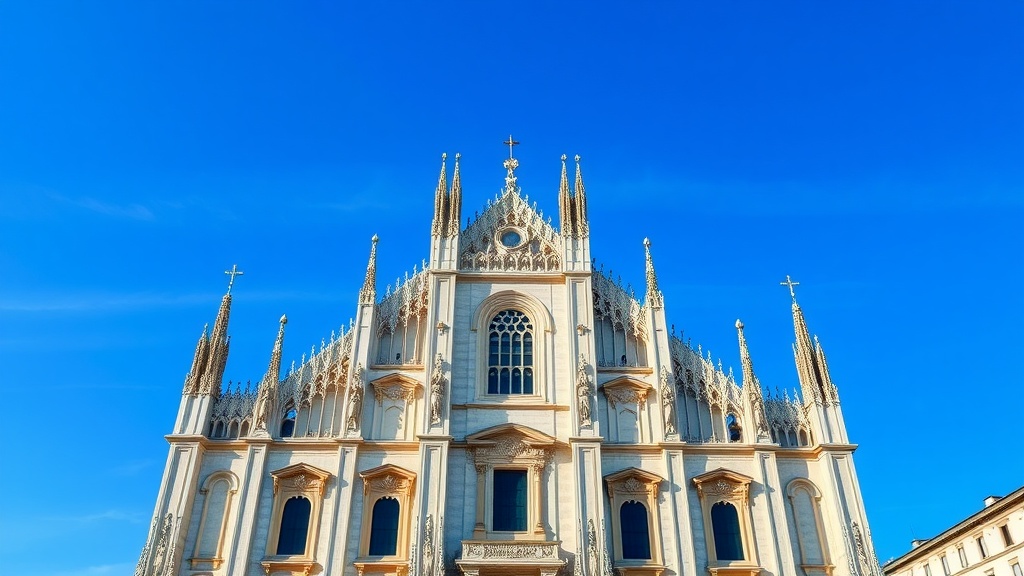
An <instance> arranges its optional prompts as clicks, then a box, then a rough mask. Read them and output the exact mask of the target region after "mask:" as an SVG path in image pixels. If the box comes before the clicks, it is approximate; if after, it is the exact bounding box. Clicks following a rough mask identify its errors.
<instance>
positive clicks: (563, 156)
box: [562, 154, 565, 162]
mask: <svg viewBox="0 0 1024 576" xmlns="http://www.w3.org/2000/svg"><path fill="white" fill-rule="evenodd" d="M562 162H565V154H562Z"/></svg>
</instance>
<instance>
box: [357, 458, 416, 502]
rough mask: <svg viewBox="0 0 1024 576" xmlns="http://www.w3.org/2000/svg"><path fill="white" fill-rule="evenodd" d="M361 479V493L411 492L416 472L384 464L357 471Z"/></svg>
mask: <svg viewBox="0 0 1024 576" xmlns="http://www.w3.org/2000/svg"><path fill="white" fill-rule="evenodd" d="M359 476H360V477H361V478H362V479H363V493H364V494H369V493H370V492H380V493H382V494H403V495H408V494H411V493H412V488H413V485H414V484H415V483H416V474H415V473H414V472H410V471H409V470H406V469H405V468H401V467H399V466H395V465H394V464H385V465H383V466H378V467H376V468H371V469H370V470H364V471H363V472H360V473H359Z"/></svg>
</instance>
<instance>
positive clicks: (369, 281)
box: [359, 234, 380, 304]
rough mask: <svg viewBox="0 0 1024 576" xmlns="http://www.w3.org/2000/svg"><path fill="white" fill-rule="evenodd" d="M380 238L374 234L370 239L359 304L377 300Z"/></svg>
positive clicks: (371, 302)
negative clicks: (378, 246) (378, 244)
mask: <svg viewBox="0 0 1024 576" xmlns="http://www.w3.org/2000/svg"><path fill="white" fill-rule="evenodd" d="M379 240H380V238H379V237H378V236H377V235H376V234H374V235H373V237H372V238H370V242H371V244H370V259H369V261H368V262H367V263H366V277H365V278H363V287H362V289H360V290H359V303H360V304H373V301H374V300H375V299H376V298H377V242H378V241H379Z"/></svg>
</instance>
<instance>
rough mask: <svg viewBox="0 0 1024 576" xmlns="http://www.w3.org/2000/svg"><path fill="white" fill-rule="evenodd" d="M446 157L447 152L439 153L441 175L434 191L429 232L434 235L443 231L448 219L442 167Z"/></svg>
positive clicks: (446, 190) (445, 183)
mask: <svg viewBox="0 0 1024 576" xmlns="http://www.w3.org/2000/svg"><path fill="white" fill-rule="evenodd" d="M447 158H448V154H447V153H444V154H441V175H440V176H439V177H438V179H437V190H435V191H434V223H433V226H431V233H432V234H435V235H438V234H443V233H444V231H445V221H446V220H447V219H448V210H449V208H448V176H447V174H446V173H445V167H444V161H445V159H447Z"/></svg>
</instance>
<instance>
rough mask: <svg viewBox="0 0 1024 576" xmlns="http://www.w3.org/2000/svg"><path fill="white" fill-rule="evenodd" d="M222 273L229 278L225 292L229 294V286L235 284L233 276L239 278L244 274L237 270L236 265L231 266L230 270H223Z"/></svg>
mask: <svg viewBox="0 0 1024 576" xmlns="http://www.w3.org/2000/svg"><path fill="white" fill-rule="evenodd" d="M224 273H225V274H227V275H228V276H231V279H230V280H228V292H227V293H228V294H231V286H233V285H234V284H235V276H241V275H243V274H245V272H242V271H241V270H239V269H238V264H232V265H231V270H225V271H224Z"/></svg>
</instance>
